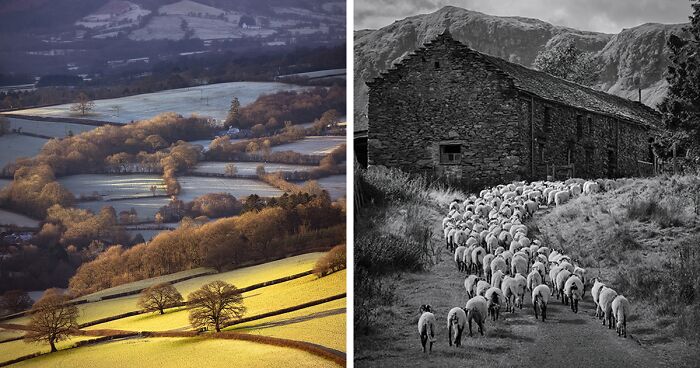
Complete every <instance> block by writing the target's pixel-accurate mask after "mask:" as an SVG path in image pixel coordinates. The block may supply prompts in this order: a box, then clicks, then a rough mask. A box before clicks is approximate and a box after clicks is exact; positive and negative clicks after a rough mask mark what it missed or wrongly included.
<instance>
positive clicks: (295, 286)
mask: <svg viewBox="0 0 700 368" xmlns="http://www.w3.org/2000/svg"><path fill="white" fill-rule="evenodd" d="M234 285H236V286H239V285H240V286H244V284H235V283H234ZM192 289H194V287H193V288H192ZM343 292H345V271H340V272H337V273H334V274H332V275H330V276H326V277H324V278H321V279H317V278H316V276H313V275H311V276H305V277H302V278H299V279H296V280H292V281H289V282H284V283H281V284H277V285H272V286H268V287H265V288H262V289H257V290H253V291H250V292H248V293H244V294H243V297H244V298H245V299H244V301H243V304H244V305H245V306H246V308H247V312H246V314H245V315H246V316H252V315H256V314H261V313H267V312H272V311H275V310H278V309H282V308H287V307H292V306H295V305H299V304H302V303H307V302H310V301H313V300H318V299H321V298H325V297H328V296H331V295H335V294H340V293H343ZM183 296H184V297H185V298H186V297H187V293H183ZM188 315H189V314H188V312H187V310H185V309H183V308H177V309H176V308H174V309H171V310H170V311H168V312H167V313H166V314H164V315H159V314H154V313H151V314H144V315H138V316H133V317H128V318H123V319H119V320H116V321H112V322H107V323H103V324H100V325H98V326H95V327H92V328H88V329H115V330H129V331H168V330H190V329H192V327H191V326H190V324H189V320H188Z"/></svg>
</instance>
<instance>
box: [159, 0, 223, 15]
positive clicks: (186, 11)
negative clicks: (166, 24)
mask: <svg viewBox="0 0 700 368" xmlns="http://www.w3.org/2000/svg"><path fill="white" fill-rule="evenodd" d="M158 12H159V13H160V14H163V15H192V14H202V15H213V16H219V15H221V14H226V12H225V11H223V10H221V9H217V8H213V7H211V6H207V5H204V4H200V3H198V2H195V1H190V0H182V1H178V2H176V3H172V4H168V5H164V6H161V7H160V8H158Z"/></svg>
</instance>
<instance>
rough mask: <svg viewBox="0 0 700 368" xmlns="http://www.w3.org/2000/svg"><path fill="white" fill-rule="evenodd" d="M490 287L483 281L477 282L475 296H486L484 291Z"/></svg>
mask: <svg viewBox="0 0 700 368" xmlns="http://www.w3.org/2000/svg"><path fill="white" fill-rule="evenodd" d="M490 287H491V284H489V283H488V282H486V281H484V280H479V281H477V283H476V295H481V296H484V294H486V290H488V289H489V288H490Z"/></svg>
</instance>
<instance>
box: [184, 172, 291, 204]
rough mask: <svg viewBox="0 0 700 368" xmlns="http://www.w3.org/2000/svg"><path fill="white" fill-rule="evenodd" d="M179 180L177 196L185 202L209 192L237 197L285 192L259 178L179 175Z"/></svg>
mask: <svg viewBox="0 0 700 368" xmlns="http://www.w3.org/2000/svg"><path fill="white" fill-rule="evenodd" d="M177 180H178V182H180V187H181V188H182V190H181V192H180V194H179V195H178V196H177V198H178V199H180V200H183V201H185V202H188V201H191V200H193V199H195V198H196V197H199V196H202V195H204V194H207V193H230V194H231V195H233V196H234V197H236V198H242V197H246V196H249V195H251V194H257V195H259V196H261V197H276V196H281V195H282V194H283V192H282V191H281V190H279V189H277V188H275V187H273V186H271V185H269V184H267V183H264V182H262V181H259V180H251V179H235V178H214V177H212V178H207V177H197V176H179V177H178V178H177Z"/></svg>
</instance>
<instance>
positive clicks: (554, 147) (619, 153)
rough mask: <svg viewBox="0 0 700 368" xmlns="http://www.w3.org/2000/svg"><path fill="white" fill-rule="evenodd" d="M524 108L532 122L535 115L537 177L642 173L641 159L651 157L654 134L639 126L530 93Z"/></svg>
mask: <svg viewBox="0 0 700 368" xmlns="http://www.w3.org/2000/svg"><path fill="white" fill-rule="evenodd" d="M533 102H534V115H532V117H531V116H530V111H531V109H530V105H531V104H532V103H533ZM520 111H521V119H522V121H526V122H528V126H529V121H530V119H531V118H534V120H533V121H534V137H535V144H534V152H535V154H534V158H535V165H534V173H535V175H534V177H533V178H534V179H545V178H546V177H547V175H552V173H553V172H554V174H555V178H564V177H568V175H573V176H576V177H582V178H601V177H621V176H636V175H639V174H640V172H639V168H638V160H643V161H648V160H650V158H649V141H648V139H649V137H650V134H651V133H650V132H649V131H648V130H647V129H645V128H642V127H640V126H639V125H636V124H632V123H629V122H627V121H624V120H619V119H616V118H613V117H610V116H606V115H600V114H595V113H591V112H588V111H584V110H579V109H576V108H573V107H570V106H565V105H562V104H557V103H551V102H549V101H545V100H542V99H539V98H537V97H534V98H533V97H530V96H522V97H521V98H520ZM521 125H523V124H521ZM525 137H526V139H529V134H525ZM553 169H554V171H553Z"/></svg>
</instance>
